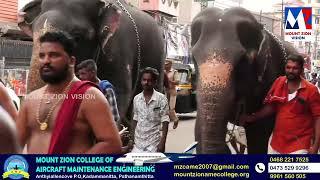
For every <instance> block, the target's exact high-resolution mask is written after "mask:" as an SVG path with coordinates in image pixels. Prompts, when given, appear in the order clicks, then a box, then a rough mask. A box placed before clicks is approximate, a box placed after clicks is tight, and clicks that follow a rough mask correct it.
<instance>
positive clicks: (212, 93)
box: [195, 53, 234, 154]
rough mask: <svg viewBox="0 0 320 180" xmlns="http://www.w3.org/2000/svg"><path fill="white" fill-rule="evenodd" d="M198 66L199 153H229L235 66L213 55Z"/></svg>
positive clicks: (221, 57) (197, 131)
mask: <svg viewBox="0 0 320 180" xmlns="http://www.w3.org/2000/svg"><path fill="white" fill-rule="evenodd" d="M200 62H202V63H200V64H199V80H198V82H199V83H198V88H197V91H198V96H197V97H198V99H197V100H198V104H199V106H198V115H197V122H196V128H195V134H196V141H198V143H199V144H198V149H197V152H198V153H201V154H220V153H229V152H230V151H229V149H228V147H227V146H226V143H225V137H226V130H227V129H226V128H227V123H228V119H230V116H232V110H230V109H232V108H231V107H232V105H233V104H232V102H233V99H234V91H233V90H232V83H231V74H232V71H233V65H232V64H231V63H229V62H228V61H227V60H226V58H224V57H223V56H222V55H217V54H216V53H213V54H211V55H209V57H207V58H205V60H204V61H200Z"/></svg>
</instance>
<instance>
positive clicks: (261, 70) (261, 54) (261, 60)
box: [256, 30, 271, 82]
mask: <svg viewBox="0 0 320 180" xmlns="http://www.w3.org/2000/svg"><path fill="white" fill-rule="evenodd" d="M262 36H263V38H262V41H261V43H260V46H259V50H258V53H257V57H256V61H257V64H258V81H259V82H262V80H263V76H264V75H265V72H266V69H267V65H268V63H269V61H270V59H271V47H270V37H269V34H268V33H267V32H266V31H265V30H262Z"/></svg>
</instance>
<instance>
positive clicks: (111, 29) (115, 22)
mask: <svg viewBox="0 0 320 180" xmlns="http://www.w3.org/2000/svg"><path fill="white" fill-rule="evenodd" d="M100 16H101V23H100V24H101V26H100V30H99V37H100V40H101V49H102V51H103V53H105V47H106V45H107V44H108V42H109V40H110V38H111V37H112V36H113V35H114V34H115V33H116V31H117V30H118V29H119V26H120V18H121V11H120V9H119V8H117V7H116V6H115V5H114V4H112V3H109V4H107V5H105V7H104V9H103V10H102V11H101V15H100Z"/></svg>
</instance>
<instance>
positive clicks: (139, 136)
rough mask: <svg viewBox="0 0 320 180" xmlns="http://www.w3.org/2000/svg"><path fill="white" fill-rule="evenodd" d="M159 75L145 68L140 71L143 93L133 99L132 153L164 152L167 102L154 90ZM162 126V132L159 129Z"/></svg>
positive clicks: (166, 131) (166, 130) (163, 96)
mask: <svg viewBox="0 0 320 180" xmlns="http://www.w3.org/2000/svg"><path fill="white" fill-rule="evenodd" d="M158 76H159V73H158V71H157V70H156V69H154V68H150V67H146V68H145V69H143V70H142V71H141V85H142V88H143V91H142V92H141V93H140V94H138V95H136V96H135V97H134V99H133V121H132V129H133V131H132V133H133V138H132V139H134V145H133V149H132V152H135V153H136V152H164V151H165V144H166V139H167V133H168V125H169V121H170V119H169V116H168V110H169V107H168V102H167V98H166V97H165V95H164V94H161V93H159V92H158V91H156V90H155V89H154V88H155V87H156V84H157V79H158ZM161 125H162V130H160V127H161Z"/></svg>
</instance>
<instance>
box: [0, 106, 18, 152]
mask: <svg viewBox="0 0 320 180" xmlns="http://www.w3.org/2000/svg"><path fill="white" fill-rule="evenodd" d="M0 130H1V136H0V142H1V146H0V154H17V153H20V150H21V149H20V147H19V142H18V137H17V129H16V126H15V124H14V121H13V119H12V118H11V117H10V116H9V114H8V113H7V112H6V111H5V110H4V109H3V108H2V107H1V106H0Z"/></svg>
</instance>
